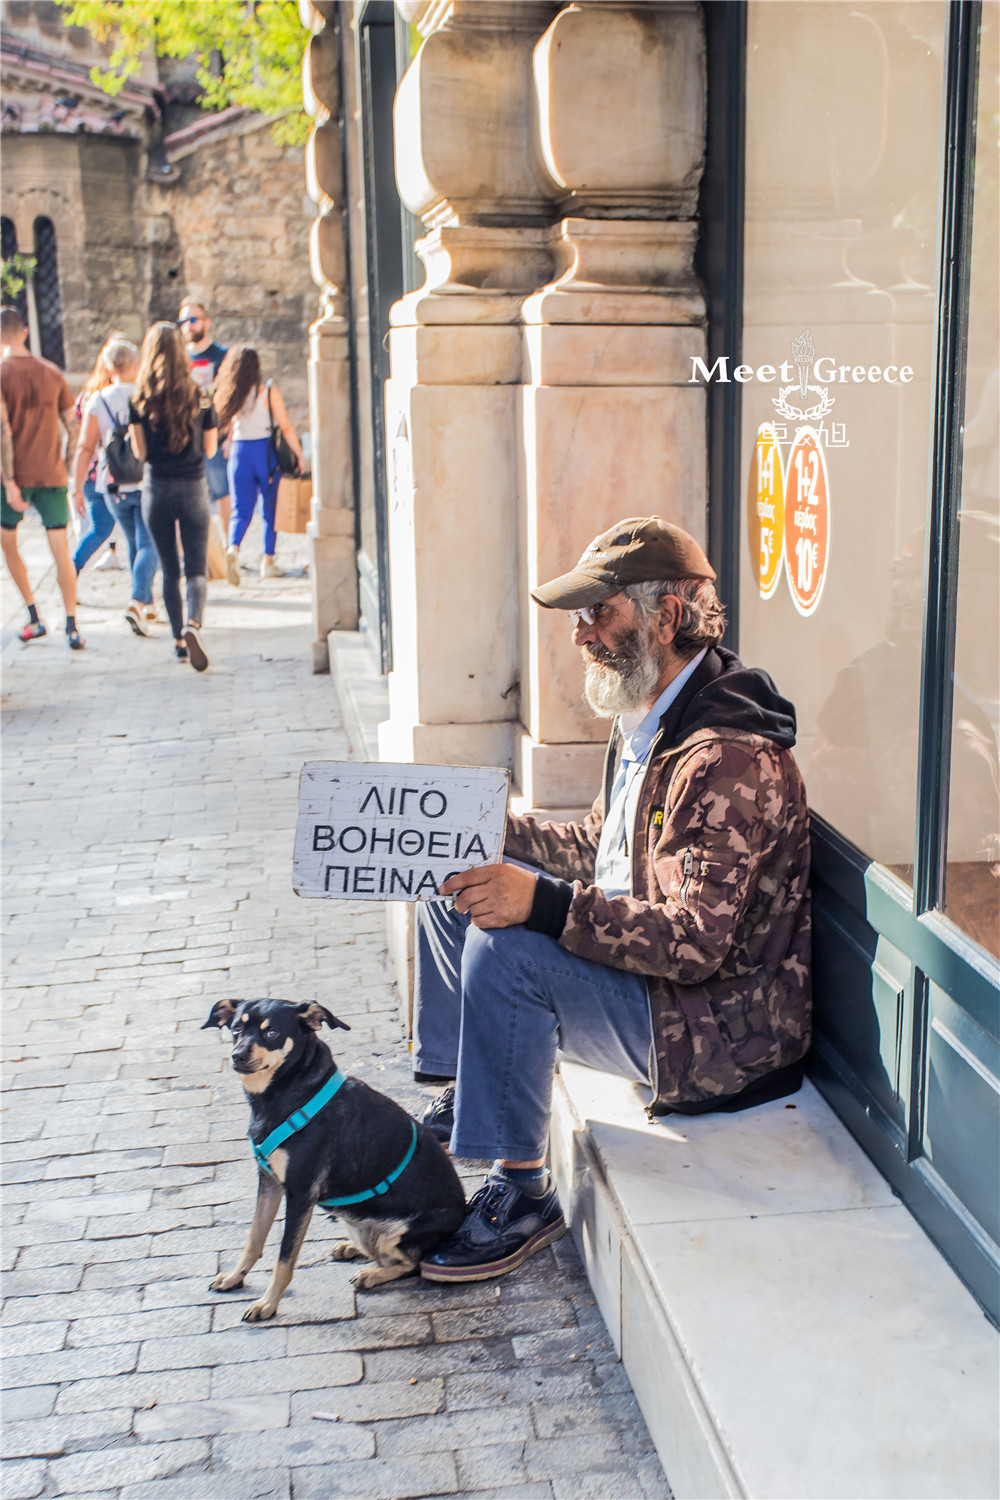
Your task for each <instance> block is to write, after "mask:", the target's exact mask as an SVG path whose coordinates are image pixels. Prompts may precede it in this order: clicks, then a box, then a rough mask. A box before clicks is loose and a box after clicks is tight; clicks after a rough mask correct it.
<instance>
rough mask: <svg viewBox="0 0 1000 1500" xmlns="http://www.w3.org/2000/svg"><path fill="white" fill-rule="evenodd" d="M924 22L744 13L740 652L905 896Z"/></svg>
mask: <svg viewBox="0 0 1000 1500" xmlns="http://www.w3.org/2000/svg"><path fill="white" fill-rule="evenodd" d="M945 22H946V7H945V5H944V3H942V0H898V3H897V0H850V3H847V0H807V3H785V0H754V3H751V4H750V5H749V7H748V12H747V84H746V87H747V119H748V121H752V129H748V131H747V156H746V233H745V316H744V345H743V361H744V368H743V370H741V371H740V374H741V375H742V376H744V377H748V378H747V379H746V381H745V383H744V384H743V392H742V394H743V404H742V409H743V453H742V472H743V475H744V476H745V482H746V484H747V505H746V512H745V515H746V520H745V525H744V545H743V547H742V548H741V583H740V600H741V604H740V654H741V656H742V657H743V658H744V660H745V661H747V662H749V663H752V664H755V665H761V666H765V667H767V668H768V670H769V671H771V673H772V674H773V675H774V677H775V679H776V681H777V683H778V686H779V687H780V689H781V691H782V692H784V693H786V694H788V696H789V697H791V698H792V699H793V700H794V702H795V704H796V708H797V710H798V718H799V742H798V748H797V752H796V753H797V756H798V759H799V763H800V765H801V767H802V770H803V774H804V776H805V781H806V786H807V789H808V792H809V800H810V803H811V805H812V807H813V808H814V809H815V810H816V811H817V812H819V813H821V814H822V815H823V816H824V817H825V818H826V819H828V820H829V822H830V823H832V824H833V825H834V827H835V828H837V829H838V830H839V831H840V832H841V833H843V834H844V835H846V836H847V837H848V838H849V839H851V840H852V841H853V842H854V843H855V844H857V845H858V846H859V847H860V848H861V849H862V850H863V851H864V853H865V854H867V855H868V856H869V857H871V858H872V859H875V860H878V861H879V862H881V863H883V864H886V865H889V866H890V867H892V868H893V869H895V871H896V872H897V873H898V874H899V875H900V876H901V877H902V878H903V879H906V880H910V878H911V875H912V861H913V851H914V839H915V815H916V805H917V741H918V721H919V706H920V673H921V631H922V621H923V604H924V583H923V580H924V573H925V550H926V545H925V518H926V506H927V480H928V461H929V460H928V450H929V440H930V433H931V416H932V383H933V375H934V352H935V338H936V298H935V252H936V230H937V215H938V201H939V172H940V162H941V118H942V87H943V57H944V41H945ZM751 371H752V374H750V373H749V372H751ZM729 373H730V375H731V376H733V375H735V373H736V372H734V371H730V372H729Z"/></svg>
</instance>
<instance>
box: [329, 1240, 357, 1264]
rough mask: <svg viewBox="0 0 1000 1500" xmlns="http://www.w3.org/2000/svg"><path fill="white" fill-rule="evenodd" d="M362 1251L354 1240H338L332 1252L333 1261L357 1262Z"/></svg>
mask: <svg viewBox="0 0 1000 1500" xmlns="http://www.w3.org/2000/svg"><path fill="white" fill-rule="evenodd" d="M360 1254H361V1251H360V1250H359V1249H358V1247H357V1245H356V1244H355V1243H354V1241H353V1240H338V1241H337V1243H336V1244H335V1245H334V1247H333V1249H332V1250H331V1251H330V1259H331V1260H357V1258H358V1256H359V1255H360Z"/></svg>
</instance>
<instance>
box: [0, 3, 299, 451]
mask: <svg viewBox="0 0 1000 1500" xmlns="http://www.w3.org/2000/svg"><path fill="white" fill-rule="evenodd" d="M107 50H108V49H107V48H102V47H101V46H100V45H99V44H98V43H97V42H96V41H95V40H94V38H92V37H91V36H90V35H89V34H88V33H87V32H86V31H84V30H83V29H82V28H80V27H70V26H67V25H66V20H65V12H64V11H62V10H61V9H60V8H59V7H58V6H57V5H55V4H54V3H52V0H9V3H7V4H6V5H5V6H4V9H3V22H2V30H0V83H2V89H3V100H2V106H0V108H2V122H0V157H2V166H3V174H2V185H0V211H2V217H3V254H4V257H5V258H7V257H9V255H10V254H12V253H13V252H15V251H19V252H21V253H22V254H23V253H27V254H30V255H35V256H36V257H37V260H38V266H37V269H36V272H35V276H34V278H33V280H32V283H31V284H30V285H29V286H27V287H26V288H25V291H24V293H23V294H22V300H23V306H24V311H25V314H26V316H27V320H28V323H29V325H30V327H31V334H32V348H33V349H38V350H40V351H41V352H42V353H43V354H44V355H45V356H46V357H48V358H50V359H53V360H55V362H56V363H57V364H59V365H61V366H63V367H64V368H65V369H66V370H67V371H68V372H69V373H70V374H71V376H77V377H82V376H83V375H84V374H85V373H89V371H90V369H91V368H92V367H93V364H94V360H95V359H96V356H97V354H98V351H99V350H100V348H101V345H102V344H103V343H104V341H105V339H106V338H107V336H108V334H109V333H110V332H111V331H112V330H114V329H120V330H121V331H122V332H124V333H125V334H127V335H128V337H129V338H132V339H135V340H140V339H141V338H142V336H143V334H144V332H145V330H146V328H147V327H148V326H149V324H150V323H152V322H154V321H155V320H156V319H158V318H167V319H174V318H176V317H177V314H178V311H179V306H180V300H181V298H182V297H184V296H192V297H196V298H198V299H199V300H200V301H203V302H204V303H205V305H206V306H207V307H208V309H209V310H210V311H211V313H212V315H213V320H214V326H213V335H214V336H215V337H216V338H218V339H219V340H220V342H222V343H223V344H231V343H236V342H237V341H247V342H252V343H254V344H256V345H257V346H258V347H259V349H260V350H261V353H262V356H263V359H264V364H265V368H266V370H267V373H268V374H269V375H273V376H274V377H275V378H276V379H277V381H278V382H279V384H280V386H281V389H282V393H283V394H284V395H285V397H286V399H287V401H288V406H289V411H290V414H291V416H292V419H293V421H295V422H296V424H297V425H298V426H299V427H300V429H301V430H303V431H305V430H306V429H307V427H308V399H307V391H306V346H307V339H308V327H309V324H310V322H311V321H312V319H313V318H314V316H315V306H316V302H315V288H314V286H313V283H312V279H311V277H310V274H309V266H308V248H307V247H308V235H309V226H310V222H311V220H312V218H313V208H312V204H311V203H310V201H309V199H308V197H307V195H306V193H305V190H304V187H303V182H302V160H303V150H302V148H301V147H288V146H281V145H279V144H277V143H276V142H275V141H274V139H273V137H272V134H271V124H272V121H271V119H270V118H269V117H267V116H264V115H259V114H255V113H253V112H252V111H250V110H247V109H241V108H231V109H227V110H223V111H221V112H219V113H211V114H206V112H204V111H203V110H202V109H201V108H200V106H199V104H198V88H197V85H196V83H195V81H194V67H193V64H192V65H188V64H184V63H172V62H170V61H169V60H165V59H160V60H157V59H156V58H154V57H152V56H150V57H149V58H148V59H147V60H146V62H145V63H144V65H143V68H142V71H141V72H140V74H139V75H138V76H137V77H136V78H135V79H133V80H132V81H131V82H130V83H129V84H127V85H126V86H125V88H123V89H122V91H121V92H120V93H119V94H117V95H115V96H113V97H112V96H110V95H108V94H105V93H104V92H103V91H102V90H101V89H100V88H99V87H98V86H97V85H96V84H94V83H93V82H92V80H91V77H90V73H91V69H92V68H93V67H94V66H95V65H96V66H103V65H104V64H105V62H106V55H105V54H106V52H107ZM234 204H236V205H239V206H240V209H239V211H238V212H236V213H234V211H233V205H234Z"/></svg>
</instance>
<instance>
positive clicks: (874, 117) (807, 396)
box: [303, 0, 1000, 1319]
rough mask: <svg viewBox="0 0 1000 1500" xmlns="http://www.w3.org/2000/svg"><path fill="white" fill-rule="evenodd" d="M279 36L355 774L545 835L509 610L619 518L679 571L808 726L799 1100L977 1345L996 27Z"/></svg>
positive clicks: (990, 690)
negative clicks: (928, 1238) (357, 733)
mask: <svg viewBox="0 0 1000 1500" xmlns="http://www.w3.org/2000/svg"><path fill="white" fill-rule="evenodd" d="M303 16H304V20H305V21H306V23H307V24H308V25H309V27H310V30H311V33H312V34H311V37H310V39H309V43H308V48H307V65H306V78H307V100H308V101H309V107H310V108H311V110H312V112H313V113H314V115H315V117H316V128H315V130H314V134H313V140H312V142H311V144H310V148H309V161H310V169H309V171H310V191H311V193H312V195H313V197H314V199H315V201H316V202H317V204H318V206H319V210H320V212H319V217H318V219H317V222H316V225H315V226H314V229H313V235H314V238H313V244H312V255H313V269H314V274H315V275H316V277H317V280H318V281H319V283H320V285H321V286H322V288H323V292H322V297H323V308H324V311H323V315H322V317H321V318H320V320H319V322H318V323H317V324H316V325H315V326H314V328H313V331H312V340H313V342H312V359H311V382H312V385H311V391H312V401H313V427H314V430H315V431H316V432H317V433H318V434H319V445H318V447H319V452H318V455H317V466H318V467H317V483H316V495H315V500H314V519H313V523H312V528H311V529H312V532H313V548H314V573H315V585H316V647H315V665H316V667H317V669H319V670H322V669H323V667H324V666H325V664H326V644H325V642H326V633H327V632H328V631H329V630H331V629H333V628H345V627H347V628H353V626H354V625H355V624H356V623H358V622H360V625H361V628H362V630H363V631H364V632H365V634H366V637H367V638H368V639H369V641H370V642H371V645H372V650H373V653H374V655H375V657H376V659H377V661H378V662H379V664H380V667H381V669H382V670H383V671H386V672H387V673H388V690H389V702H390V713H389V717H388V720H387V722H386V723H385V724H384V725H383V726H382V730H381V740H380V748H381V753H382V756H383V758H385V759H387V760H413V761H417V762H427V763H435V762H451V763H456V764H493V765H502V766H508V767H510V768H511V769H512V770H513V772H514V776H515V780H516V782H517V784H518V788H519V791H520V793H521V795H522V797H523V798H524V800H525V802H526V803H527V805H534V806H539V807H545V808H577V807H580V806H581V805H582V804H585V803H589V800H590V798H591V795H592V793H593V789H594V788H595V786H596V785H597V783H598V779H599V778H598V768H599V765H600V760H601V756H602V752H603V743H602V742H603V737H604V730H603V729H602V726H601V725H600V723H599V722H597V721H595V720H594V719H593V717H592V716H591V715H590V713H589V712H588V711H587V709H586V708H585V706H584V704H583V702H582V700H581V698H580V686H579V664H578V661H577V659H576V653H575V652H574V650H573V648H572V645H571V643H570V640H569V632H568V630H567V628H566V624H565V621H564V620H563V619H561V618H559V617H557V616H554V615H553V614H551V613H549V612H546V611H540V610H538V609H537V608H535V607H534V606H533V605H532V604H531V602H530V597H529V591H530V589H531V588H532V587H533V586H534V585H535V584H536V583H537V582H539V581H540V580H543V579H545V578H547V577H551V576H554V575H555V574H557V573H559V572H561V571H564V570H565V568H566V567H568V566H570V565H571V564H572V562H573V561H574V560H575V558H576V557H577V556H578V555H579V554H580V553H581V552H582V550H583V549H584V547H585V546H586V544H587V542H588V541H589V540H590V539H591V537H592V536H594V535H595V534H596V533H597V532H599V531H601V530H602V529H604V528H605V527H606V526H607V525H608V524H609V523H610V522H611V521H613V520H614V519H616V518H618V517H620V516H623V515H641V514H649V513H659V514H662V515H664V516H666V517H668V518H669V519H671V520H674V521H677V522H679V523H680V524H682V525H684V526H685V527H687V528H688V529H689V530H691V531H693V532H694V533H695V534H696V535H697V536H698V537H699V538H700V539H701V540H702V541H704V542H705V544H706V545H707V547H708V551H709V555H710V557H711V558H712V561H713V563H714V566H715V567H716V569H717V571H718V574H719V578H720V592H721V594H722V596H723V598H724V599H725V601H726V603H727V605H728V610H729V644H730V645H732V646H733V647H734V648H735V649H737V650H739V651H740V653H741V655H742V656H743V657H744V659H745V660H747V661H748V662H749V663H751V664H753V665H759V666H763V667H765V668H767V669H768V670H769V671H770V672H771V673H772V674H773V676H774V677H775V679H776V680H777V682H778V684H779V686H780V687H781V689H782V691H783V692H785V693H787V694H788V695H789V696H790V697H792V699H793V700H794V701H795V702H796V704H797V708H798V715H799V742H798V749H797V754H798V757H799V760H800V763H801V765H802V768H803V771H804V774H805V779H806V784H807V787H808V789H809V793H810V803H811V807H812V810H813V819H814V835H815V837H814V847H815V856H814V901H815V908H816V941H815V954H814V968H815V990H816V1005H817V1040H816V1046H815V1049H814V1052H813V1055H812V1071H813V1076H814V1078H815V1081H816V1082H817V1084H818V1085H819V1087H820V1088H821V1089H822V1091H823V1092H824V1094H825V1095H826V1096H827V1098H828V1099H829V1100H830V1101H831V1103H832V1104H833V1105H834V1107H835V1108H836V1110H837V1111H838V1113H840V1115H841V1116H842V1117H843V1119H844V1120H845V1121H846V1122H847V1124H848V1125H849V1127H850V1128H851V1130H852V1131H853V1132H854V1133H855V1135H856V1136H857V1138H858V1139H859V1140H860V1141H861V1143H862V1144H863V1146H864V1147H865V1149H866V1150H867V1151H868V1152H869V1154H870V1155H871V1156H872V1157H873V1159H874V1160H875V1161H876V1163H877V1164H878V1166H879V1167H880V1168H881V1170H882V1171H883V1172H884V1173H885V1175H886V1176H887V1177H888V1178H889V1180H890V1182H891V1183H892V1185H893V1186H894V1188H896V1190H897V1191H898V1192H899V1193H900V1195H901V1196H902V1197H903V1198H904V1200H905V1201H906V1202H907V1203H908V1204H909V1206H910V1207H911V1208H912V1209H913V1211H914V1212H915V1213H916V1215H917V1217H918V1218H919V1219H920V1220H921V1222H922V1223H923V1224H924V1226H925V1227H926V1228H927V1230H928V1231H929V1233H930V1234H931V1235H932V1237H933V1238H934V1239H935V1240H936V1242H937V1243H938V1245H939V1246H940V1247H941V1249H942V1250H943V1252H944V1253H945V1255H946V1256H947V1257H948V1259H949V1260H950V1261H951V1262H952V1264H953V1265H954V1266H955V1267H956V1269H957V1270H958V1271H959V1273H960V1274H961V1275H962V1276H963V1278H964V1279H965V1281H966V1283H967V1284H968V1285H969V1287H970V1288H971V1289H972V1290H973V1292H974V1293H975V1295H976V1296H977V1297H978V1298H979V1299H980V1301H981V1302H982V1304H983V1305H984V1307H986V1308H987V1310H988V1312H989V1313H990V1315H991V1316H992V1317H993V1318H994V1319H995V1318H996V1317H997V1316H998V1307H1000V1304H998V1297H997V1286H998V1252H997V1244H998V1240H1000V1223H998V1194H997V1187H996V1162H997V1159H998V1148H1000V1132H998V1109H997V1105H998V1096H1000V1031H998V1015H997V1000H998V963H997V958H998V953H1000V906H998V890H1000V878H998V877H1000V798H998V785H1000V761H998V741H1000V732H998V723H1000V709H998V679H1000V662H998V642H1000V603H998V579H1000V485H998V417H997V414H998V380H1000V376H998V371H997V349H998V346H1000V341H998V307H997V288H998V285H1000V277H998V275H997V270H998V265H997V201H998V199H997V181H996V172H997V154H996V144H997V143H996V128H997V97H996V94H997V46H998V32H997V21H998V6H997V4H996V3H995V0H986V3H984V4H982V5H980V4H979V3H976V0H905V3H904V0H898V3H897V0H877V3H873V0H868V3H866V0H861V3H856V0H850V3H847V0H809V3H798V0H788V3H784V0H712V3H709V4H706V5H701V4H697V3H694V0H675V3H655V0H651V3H628V0H581V3H577V4H573V5H559V4H556V3H542V0H539V3H536V0H514V3H505V0H495V3H494V0H398V4H397V6H396V8H395V10H393V8H392V7H391V6H390V5H388V4H387V3H379V0H368V3H362V0H356V3H354V4H351V5H337V4H334V3H323V0H312V3H309V0H304V3H303ZM414 242H416V254H414Z"/></svg>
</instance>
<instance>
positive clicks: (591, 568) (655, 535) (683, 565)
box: [531, 516, 715, 609]
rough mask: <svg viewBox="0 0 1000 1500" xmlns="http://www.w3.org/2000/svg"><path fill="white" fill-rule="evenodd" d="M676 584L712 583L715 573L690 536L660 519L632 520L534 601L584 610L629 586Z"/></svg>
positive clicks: (601, 539) (535, 592)
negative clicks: (679, 580) (677, 581)
mask: <svg viewBox="0 0 1000 1500" xmlns="http://www.w3.org/2000/svg"><path fill="white" fill-rule="evenodd" d="M677 578H710V579H714V578H715V570H714V568H713V567H712V565H711V563H710V562H709V560H708V558H707V557H706V556H705V554H704V552H703V551H702V549H701V547H700V546H699V545H698V543H697V542H696V541H695V539H694V537H693V536H692V535H691V534H690V532H688V531H684V530H682V529H681V527H680V526H674V525H673V523H672V522H670V521H664V520H663V518H662V517H661V516H632V517H631V518H630V519H629V520H626V521H616V522H615V524H614V525H613V526H610V527H609V528H608V530H607V531H602V532H601V535H600V536H597V537H595V538H594V540H593V541H592V542H591V544H590V546H589V547H588V548H587V550H586V551H585V552H584V554H583V556H582V557H581V558H580V561H579V562H578V563H577V565H576V567H575V568H573V569H572V570H571V571H570V572H569V573H563V574H562V575H561V577H559V578H553V580H552V582H551V583H543V584H541V585H540V586H539V587H538V588H537V589H532V590H531V597H532V598H533V599H535V600H536V601H537V602H538V603H539V604H541V605H543V606H544V607H545V609H585V608H586V607H587V605H588V604H599V603H600V601H601V600H602V599H610V597H611V595H612V594H617V593H618V592H619V591H620V590H621V589H623V588H625V586H626V585H627V584H630V583H649V582H651V581H652V580H654V579H655V580H657V581H660V580H662V581H664V582H666V581H667V580H671V581H672V580H674V579H677Z"/></svg>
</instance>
